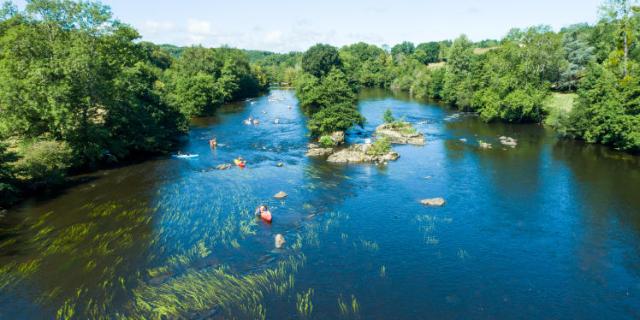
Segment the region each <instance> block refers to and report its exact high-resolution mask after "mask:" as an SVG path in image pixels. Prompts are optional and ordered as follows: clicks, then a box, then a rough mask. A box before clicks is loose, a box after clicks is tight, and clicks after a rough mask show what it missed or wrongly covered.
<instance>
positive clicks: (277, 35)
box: [264, 30, 282, 43]
mask: <svg viewBox="0 0 640 320" xmlns="http://www.w3.org/2000/svg"><path fill="white" fill-rule="evenodd" d="M281 39H282V31H279V30H275V31H269V32H267V34H266V35H265V36H264V40H265V41H266V42H268V43H277V42H279V41H280V40H281Z"/></svg>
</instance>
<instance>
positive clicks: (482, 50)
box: [473, 47, 498, 55]
mask: <svg viewBox="0 0 640 320" xmlns="http://www.w3.org/2000/svg"><path fill="white" fill-rule="evenodd" d="M495 49H498V47H490V48H475V49H473V54H477V55H481V54H485V53H487V52H489V51H491V50H495Z"/></svg>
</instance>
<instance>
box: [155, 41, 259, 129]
mask: <svg viewBox="0 0 640 320" xmlns="http://www.w3.org/2000/svg"><path fill="white" fill-rule="evenodd" d="M166 82H167V92H168V94H167V96H168V100H169V101H170V102H171V103H172V104H173V105H176V106H178V107H179V109H180V110H181V111H182V113H183V114H185V115H187V116H201V115H207V114H210V113H212V112H213V111H214V110H215V109H216V108H217V107H218V106H220V105H221V104H223V103H225V102H229V101H235V100H239V99H243V98H247V97H252V96H255V95H257V94H259V93H260V92H261V91H264V90H265V89H266V88H267V85H268V83H267V82H268V80H267V77H266V74H264V73H263V72H262V71H261V69H260V68H258V67H251V66H250V65H249V60H248V58H247V56H246V55H245V54H244V53H243V52H242V51H241V50H238V49H229V48H217V49H209V48H203V47H191V48H186V49H185V50H184V51H183V52H182V54H181V55H180V57H179V58H178V59H176V61H175V62H174V63H173V64H172V65H171V67H170V68H169V69H168V70H167V72H166Z"/></svg>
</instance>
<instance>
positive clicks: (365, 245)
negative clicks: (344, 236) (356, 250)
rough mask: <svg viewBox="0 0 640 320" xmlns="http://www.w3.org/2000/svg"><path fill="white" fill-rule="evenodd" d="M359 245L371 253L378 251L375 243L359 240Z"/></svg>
mask: <svg viewBox="0 0 640 320" xmlns="http://www.w3.org/2000/svg"><path fill="white" fill-rule="evenodd" d="M360 245H361V246H362V248H364V249H365V250H368V251H372V252H375V251H378V250H379V249H380V246H379V245H378V243H377V242H375V241H369V240H360Z"/></svg>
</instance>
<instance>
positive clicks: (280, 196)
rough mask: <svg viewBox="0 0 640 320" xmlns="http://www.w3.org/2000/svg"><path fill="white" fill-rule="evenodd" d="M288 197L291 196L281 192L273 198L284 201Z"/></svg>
mask: <svg viewBox="0 0 640 320" xmlns="http://www.w3.org/2000/svg"><path fill="white" fill-rule="evenodd" d="M288 196H289V195H288V194H287V193H286V192H284V191H280V192H278V193H276V194H275V195H274V196H273V197H274V198H276V199H284V198H286V197H288Z"/></svg>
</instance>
